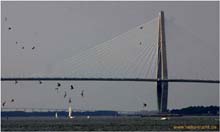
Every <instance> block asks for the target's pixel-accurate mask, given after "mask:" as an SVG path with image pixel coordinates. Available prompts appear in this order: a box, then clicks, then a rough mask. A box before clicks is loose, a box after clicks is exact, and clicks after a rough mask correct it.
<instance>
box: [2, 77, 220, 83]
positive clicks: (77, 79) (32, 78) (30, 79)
mask: <svg viewBox="0 0 220 132" xmlns="http://www.w3.org/2000/svg"><path fill="white" fill-rule="evenodd" d="M15 80H17V81H135V82H182V83H220V81H219V80H201V79H163V80H161V79H153V78H146V79H143V78H73V77H22V78H21V77H15V78H14V77H13V78H5V77H3V78H1V81H15Z"/></svg>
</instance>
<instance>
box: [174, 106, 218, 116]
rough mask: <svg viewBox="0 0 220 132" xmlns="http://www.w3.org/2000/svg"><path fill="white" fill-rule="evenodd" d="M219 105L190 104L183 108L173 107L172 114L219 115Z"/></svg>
mask: <svg viewBox="0 0 220 132" xmlns="http://www.w3.org/2000/svg"><path fill="white" fill-rule="evenodd" d="M219 109H220V107H219V106H207V107H205V106H190V107H187V108H182V109H173V110H171V111H170V113H172V114H180V115H219Z"/></svg>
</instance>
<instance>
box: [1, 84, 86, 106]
mask: <svg viewBox="0 0 220 132" xmlns="http://www.w3.org/2000/svg"><path fill="white" fill-rule="evenodd" d="M17 83H18V81H17V80H15V85H16V84H17ZM39 84H42V81H39ZM60 87H61V83H59V82H57V87H56V88H55V91H57V93H59V89H60ZM74 89H75V87H74V86H73V85H70V90H74ZM80 95H81V97H84V90H81V93H80ZM66 97H67V91H64V96H63V98H66ZM8 102H10V103H12V102H15V99H11V100H10V101H8ZM68 102H69V104H70V103H72V99H71V98H69V101H68ZM6 103H7V101H3V103H2V107H5V105H6Z"/></svg>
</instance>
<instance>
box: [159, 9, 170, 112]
mask: <svg viewBox="0 0 220 132" xmlns="http://www.w3.org/2000/svg"><path fill="white" fill-rule="evenodd" d="M158 27H159V32H158V33H159V35H158V61H157V79H158V81H157V104H158V110H159V112H160V113H164V112H166V111H167V100H168V82H164V81H160V80H164V79H168V70H167V57H166V40H165V23H164V12H163V11H161V12H160V13H159V22H158Z"/></svg>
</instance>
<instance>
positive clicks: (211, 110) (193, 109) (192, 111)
mask: <svg viewBox="0 0 220 132" xmlns="http://www.w3.org/2000/svg"><path fill="white" fill-rule="evenodd" d="M219 110H220V107H219V106H207V107H204V106H190V107H187V108H182V109H173V110H170V111H169V113H170V114H176V115H198V116H202V115H213V116H216V115H219ZM55 114H56V112H25V111H7V112H6V111H4V112H1V116H2V117H28V116H29V117H31V116H39V117H42V116H55ZM57 114H58V116H65V117H66V116H68V112H66V111H60V112H57ZM72 115H74V116H120V115H121V114H119V113H118V112H117V111H108V110H106V111H84V112H73V113H72Z"/></svg>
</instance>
